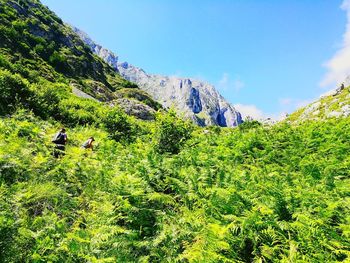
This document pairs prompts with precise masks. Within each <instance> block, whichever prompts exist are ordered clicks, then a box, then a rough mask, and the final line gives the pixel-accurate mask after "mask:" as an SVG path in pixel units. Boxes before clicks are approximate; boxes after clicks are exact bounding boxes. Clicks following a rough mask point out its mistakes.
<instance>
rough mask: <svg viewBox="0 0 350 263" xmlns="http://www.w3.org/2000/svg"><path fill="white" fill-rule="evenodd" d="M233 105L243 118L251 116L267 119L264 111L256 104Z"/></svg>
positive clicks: (255, 118) (256, 118)
mask: <svg viewBox="0 0 350 263" xmlns="http://www.w3.org/2000/svg"><path fill="white" fill-rule="evenodd" d="M233 106H234V107H235V108H236V109H237V110H238V111H239V112H240V113H241V114H242V117H243V119H246V118H247V117H251V118H253V119H254V120H262V119H265V114H264V113H263V111H262V110H260V109H258V108H257V107H256V106H255V105H247V104H235V105H233Z"/></svg>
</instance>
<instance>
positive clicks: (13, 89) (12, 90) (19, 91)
mask: <svg viewBox="0 0 350 263" xmlns="http://www.w3.org/2000/svg"><path fill="white" fill-rule="evenodd" d="M31 95H32V93H31V91H30V90H29V88H28V83H27V82H26V81H25V80H24V79H22V78H21V77H20V76H19V75H17V74H15V75H13V74H12V73H11V72H9V71H8V70H0V115H4V114H9V113H12V112H14V110H15V109H16V107H17V106H18V105H20V104H27V102H28V99H29V97H30V96H31Z"/></svg>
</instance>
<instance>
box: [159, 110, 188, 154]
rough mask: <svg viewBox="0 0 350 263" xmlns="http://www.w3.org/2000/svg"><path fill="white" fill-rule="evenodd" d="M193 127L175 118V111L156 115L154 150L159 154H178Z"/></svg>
mask: <svg viewBox="0 0 350 263" xmlns="http://www.w3.org/2000/svg"><path fill="white" fill-rule="evenodd" d="M192 130H193V126H192V125H191V124H190V123H189V122H188V121H184V120H182V119H180V118H178V117H177V115H176V113H175V111H173V110H170V111H169V113H168V114H165V115H164V114H158V115H157V131H156V138H157V139H156V140H157V142H156V149H157V150H158V151H159V152H160V153H166V152H167V153H172V154H176V153H179V152H180V150H181V148H182V146H183V145H184V143H185V142H186V141H187V140H188V139H189V138H190V137H191V133H192Z"/></svg>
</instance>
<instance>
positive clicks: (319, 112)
mask: <svg viewBox="0 0 350 263" xmlns="http://www.w3.org/2000/svg"><path fill="white" fill-rule="evenodd" d="M348 116H350V85H347V86H345V85H344V84H342V85H341V86H340V87H339V88H337V89H335V90H332V91H331V92H328V93H327V94H325V95H322V96H321V97H320V98H319V99H318V100H316V101H315V102H313V103H310V104H309V105H307V106H305V107H303V108H301V109H299V110H297V111H296V112H294V113H292V114H291V115H290V116H289V117H288V118H287V120H289V121H293V122H295V121H297V122H298V121H310V120H324V119H327V118H341V117H348Z"/></svg>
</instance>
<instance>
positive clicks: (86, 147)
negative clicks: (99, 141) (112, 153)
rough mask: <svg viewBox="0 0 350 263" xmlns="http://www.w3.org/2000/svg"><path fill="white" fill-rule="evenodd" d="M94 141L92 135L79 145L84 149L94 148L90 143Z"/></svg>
mask: <svg viewBox="0 0 350 263" xmlns="http://www.w3.org/2000/svg"><path fill="white" fill-rule="evenodd" d="M94 141H95V138H94V137H90V138H89V139H88V140H87V141H86V142H84V143H83V145H82V146H81V147H83V148H85V149H91V150H93V149H94V146H93V145H92V143H93V142H94Z"/></svg>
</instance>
